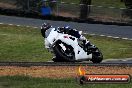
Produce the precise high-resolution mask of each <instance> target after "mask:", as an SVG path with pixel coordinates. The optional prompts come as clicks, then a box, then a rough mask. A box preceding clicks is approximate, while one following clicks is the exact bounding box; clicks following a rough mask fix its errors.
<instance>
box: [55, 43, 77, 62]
mask: <svg viewBox="0 0 132 88" xmlns="http://www.w3.org/2000/svg"><path fill="white" fill-rule="evenodd" d="M60 44H63V46H64V47H65V50H64V49H63V48H62V46H61V45H60ZM53 49H54V53H55V55H56V60H55V61H61V62H73V61H75V57H74V56H75V55H74V50H73V48H72V47H71V46H70V45H67V44H65V43H63V42H60V41H59V42H57V43H56V44H55V46H54V47H53Z"/></svg>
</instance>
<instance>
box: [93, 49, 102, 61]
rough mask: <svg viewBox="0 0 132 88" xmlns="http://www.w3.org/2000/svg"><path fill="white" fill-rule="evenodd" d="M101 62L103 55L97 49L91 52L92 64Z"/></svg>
mask: <svg viewBox="0 0 132 88" xmlns="http://www.w3.org/2000/svg"><path fill="white" fill-rule="evenodd" d="M102 60H103V54H102V53H101V51H100V50H99V49H98V48H97V49H96V51H94V52H92V60H91V61H92V62H93V63H100V62H101V61H102Z"/></svg>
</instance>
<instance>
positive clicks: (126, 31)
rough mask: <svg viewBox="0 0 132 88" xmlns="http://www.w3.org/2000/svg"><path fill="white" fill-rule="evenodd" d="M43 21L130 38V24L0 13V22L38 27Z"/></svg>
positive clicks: (131, 29) (95, 32)
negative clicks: (4, 14)
mask: <svg viewBox="0 0 132 88" xmlns="http://www.w3.org/2000/svg"><path fill="white" fill-rule="evenodd" d="M43 22H48V23H51V25H53V26H54V27H58V26H66V25H69V26H71V27H72V28H76V29H78V30H82V31H83V32H84V31H85V32H86V33H89V34H97V35H106V36H113V37H120V38H129V39H132V26H116V25H102V24H87V23H77V22H64V21H50V20H40V19H32V18H22V17H11V16H3V15H0V23H6V24H15V25H24V26H33V27H40V26H41V24H42V23H43Z"/></svg>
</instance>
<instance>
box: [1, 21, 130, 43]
mask: <svg viewBox="0 0 132 88" xmlns="http://www.w3.org/2000/svg"><path fill="white" fill-rule="evenodd" d="M0 24H4V23H0ZM7 25H10V26H12V25H14V26H19V27H20V26H22V25H15V24H7ZM26 27H27V28H28V27H32V26H26ZM32 28H35V29H37V28H39V27H32ZM83 34H89V33H86V32H85V33H83ZM89 35H92V36H95V35H97V34H89ZM97 36H101V37H108V38H114V39H119V38H120V39H123V40H130V41H132V39H129V38H121V37H114V36H107V35H97Z"/></svg>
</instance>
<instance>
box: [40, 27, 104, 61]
mask: <svg viewBox="0 0 132 88" xmlns="http://www.w3.org/2000/svg"><path fill="white" fill-rule="evenodd" d="M41 30H42V29H41ZM79 33H80V35H81V31H79ZM42 35H43V36H45V39H44V40H45V48H47V49H48V50H49V51H50V52H52V53H54V55H55V58H53V61H54V62H77V61H89V60H90V61H92V62H93V63H100V62H101V61H102V59H103V55H102V53H101V52H100V50H99V49H98V48H97V47H96V46H95V45H93V44H90V42H89V41H87V40H86V41H87V42H88V43H89V44H87V46H84V44H83V43H82V41H80V40H79V39H78V38H76V37H75V36H72V35H68V34H64V33H61V32H59V30H58V29H57V28H53V27H50V28H49V29H47V30H46V31H45V34H44V33H42Z"/></svg>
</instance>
